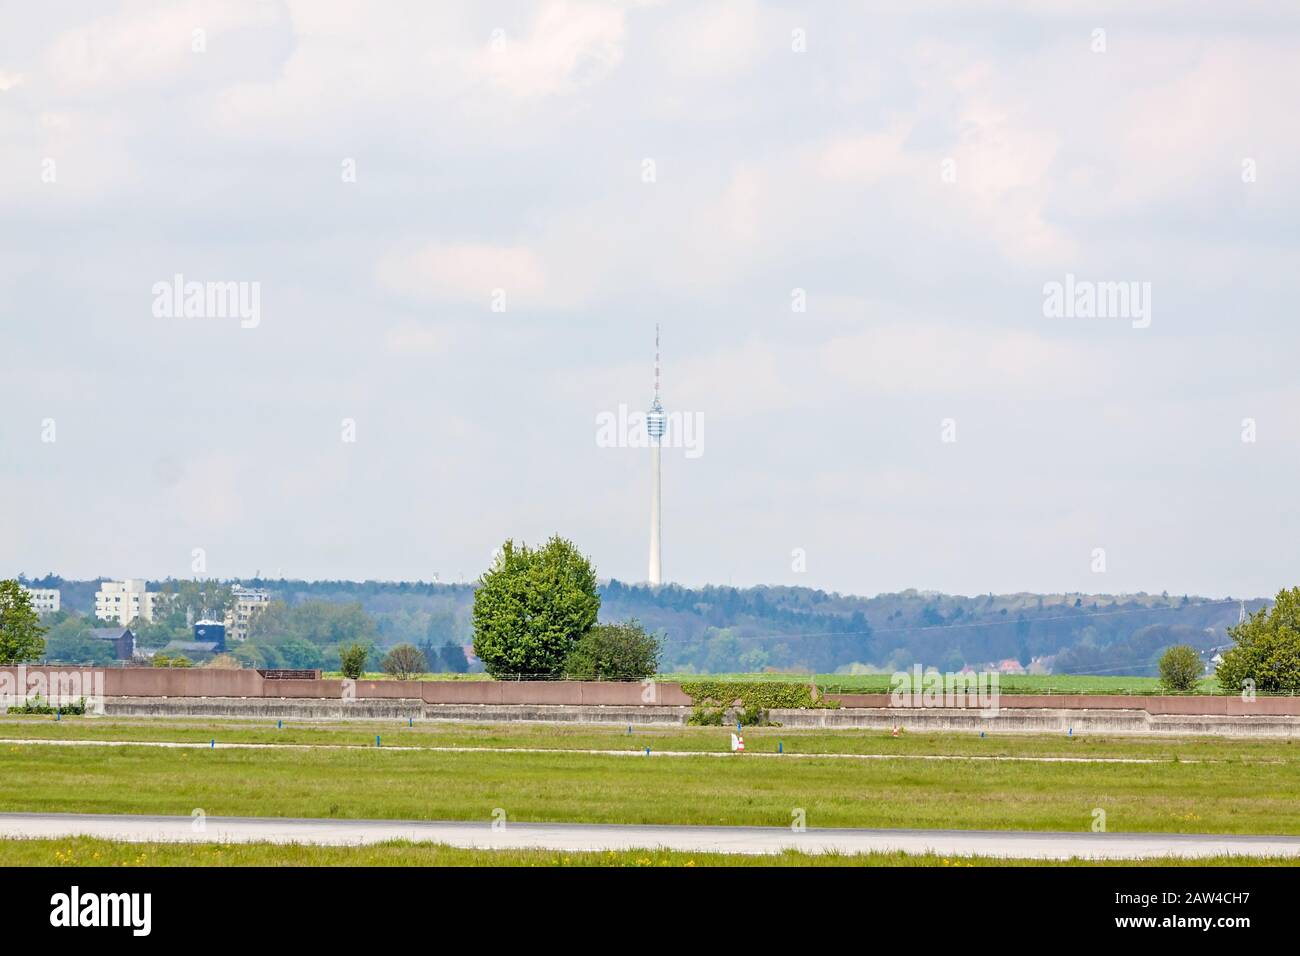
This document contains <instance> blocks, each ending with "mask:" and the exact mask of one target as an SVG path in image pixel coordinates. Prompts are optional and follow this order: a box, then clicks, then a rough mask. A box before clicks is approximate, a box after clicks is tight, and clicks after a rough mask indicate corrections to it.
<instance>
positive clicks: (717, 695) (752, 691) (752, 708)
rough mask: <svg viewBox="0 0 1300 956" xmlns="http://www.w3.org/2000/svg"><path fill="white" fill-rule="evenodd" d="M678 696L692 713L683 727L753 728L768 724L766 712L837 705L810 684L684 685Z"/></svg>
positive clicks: (718, 682) (713, 682)
mask: <svg viewBox="0 0 1300 956" xmlns="http://www.w3.org/2000/svg"><path fill="white" fill-rule="evenodd" d="M681 688H682V693H684V694H686V696H688V697H690V699H691V704H692V705H693V706H692V709H691V716H690V717H688V718H687V723H691V724H699V725H703V726H714V727H717V726H721V725H722V724H723V723H724V722H730V721H731V720H738V721H740V722H741V723H742V724H748V725H750V726H754V725H755V724H766V723H767V722H768V711H770V710H773V709H777V710H806V709H809V708H827V709H833V708H836V707H839V706H840V705H839V702H838V701H833V700H827V699H826V698H825V697H824V696H822V695H821V694H820V693H819V692H818V691H817V688H816V686H815V685H812V684H794V683H789V682H786V681H721V680H701V681H685V682H684V683H682V685H681Z"/></svg>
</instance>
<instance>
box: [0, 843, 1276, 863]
mask: <svg viewBox="0 0 1300 956" xmlns="http://www.w3.org/2000/svg"><path fill="white" fill-rule="evenodd" d="M1098 865H1100V866H1120V867H1123V866H1298V865H1300V860H1297V859H1295V858H1293V857H1276V858H1273V857H1226V856H1225V857H1207V858H1202V859H1199V860H1187V859H1179V858H1165V859H1158V860H1138V861H1128V860H1116V861H1105V862H1102V863H1097V862H1093V861H1083V860H1069V861H1057V860H1004V859H996V860H995V859H991V858H987V857H941V856H935V855H933V854H916V855H907V854H902V853H864V854H856V855H854V854H830V853H827V854H817V853H813V854H809V853H797V852H795V851H793V850H791V851H787V852H785V853H773V854H765V855H762V856H744V855H739V854H728V853H678V852H671V851H664V850H626V851H617V852H615V851H610V852H607V853H557V852H555V851H551V850H462V849H457V848H455V847H449V846H442V845H439V844H429V843H404V842H401V841H394V842H392V843H380V844H375V845H373V846H363V847H322V846H303V845H300V844H288V845H285V844H277V843H244V844H238V843H236V844H226V845H215V844H203V843H199V844H175V843H122V842H117V841H113V840H96V839H91V838H89V837H77V838H73V839H66V840H0V866H547V867H591V866H600V867H608V866H616V867H694V866H874V867H880V866H929V867H948V866H1098Z"/></svg>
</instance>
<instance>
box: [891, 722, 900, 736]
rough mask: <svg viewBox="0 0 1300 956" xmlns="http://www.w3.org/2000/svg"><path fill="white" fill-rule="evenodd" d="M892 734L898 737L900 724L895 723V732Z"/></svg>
mask: <svg viewBox="0 0 1300 956" xmlns="http://www.w3.org/2000/svg"><path fill="white" fill-rule="evenodd" d="M891 736H893V737H897V736H898V724H894V732H893V734H891Z"/></svg>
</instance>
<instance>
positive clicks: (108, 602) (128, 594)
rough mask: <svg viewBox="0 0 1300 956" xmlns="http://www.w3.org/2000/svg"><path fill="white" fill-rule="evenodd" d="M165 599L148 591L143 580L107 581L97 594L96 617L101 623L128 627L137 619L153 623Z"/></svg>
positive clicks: (154, 592) (155, 592)
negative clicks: (113, 623)
mask: <svg viewBox="0 0 1300 956" xmlns="http://www.w3.org/2000/svg"><path fill="white" fill-rule="evenodd" d="M163 600H165V597H164V596H163V595H161V594H159V593H158V592H157V591H148V590H146V589H145V586H144V579H143V578H127V579H126V580H125V581H105V582H104V583H103V584H101V585H100V586H99V590H98V591H96V592H95V617H97V618H99V619H100V620H101V621H117V622H118V623H119V624H121V625H122V626H123V627H126V626H127V625H128V624H130V623H131V622H132V621H134V620H135V619H136V618H140V619H141V620H142V621H145V622H152V621H153V613H154V609H155V608H156V607H158V608H160V607H161V606H162V604H161V602H162V601H163Z"/></svg>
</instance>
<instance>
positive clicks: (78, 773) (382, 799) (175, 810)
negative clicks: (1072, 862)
mask: <svg viewBox="0 0 1300 956" xmlns="http://www.w3.org/2000/svg"><path fill="white" fill-rule="evenodd" d="M376 732H378V733H381V734H382V735H383V739H384V741H385V743H387V744H389V746H386V747H379V748H376V747H374V746H373V741H374V734H375V733H376ZM22 735H33V736H36V735H39V736H47V735H54V736H57V737H61V738H63V739H76V738H78V737H83V736H84V737H87V738H89V737H99V738H101V739H123V740H137V741H138V740H145V739H148V740H167V739H173V740H190V741H200V742H202V741H205V740H207V739H210V738H211V737H213V736H216V737H218V739H219V741H222V742H226V741H228V742H235V741H236V740H238V739H240V738H241V737H242V738H244V739H248V740H249V742H254V741H261V742H271V743H274V742H276V741H282V742H298V743H306V744H322V745H338V744H356V745H358V746H355V747H351V748H349V749H325V748H322V749H293V748H290V747H285V748H283V749H276V748H271V749H259V750H238V749H221V748H220V747H218V748H217V749H215V750H209V749H206V748H204V749H160V748H154V747H146V746H123V747H95V746H85V747H77V746H69V747H50V746H40V745H26V744H22V743H17V744H4V745H0V810H5V811H47V812H60V811H62V812H92V813H157V814H180V815H189V813H190V812H191V811H192V810H193V809H195V808H202V809H203V810H204V812H206V813H207V814H209V815H212V816H290V817H338V818H389V819H429V820H437V819H447V820H489V819H491V814H492V811H493V809H494V808H497V807H500V808H503V809H505V810H506V812H507V813H508V815H509V818H510V819H512V820H518V821H521V822H523V821H554V822H598V823H684V824H714V825H718V824H721V825H743V824H752V825H769V826H785V825H788V824H789V821H790V818H791V812H792V810H794V809H795V808H803V809H804V810H805V811H806V814H807V822H808V825H809V826H814V827H837V826H861V827H907V828H924V827H938V828H954V829H993V830H997V829H1023V830H1066V831H1069V830H1084V829H1087V828H1088V827H1089V826H1090V825H1091V822H1092V811H1093V809H1094V808H1097V807H1100V808H1103V809H1104V810H1105V811H1106V813H1107V823H1108V827H1109V829H1110V830H1112V831H1116V832H1121V831H1125V832H1134V831H1154V832H1203V833H1214V832H1221V833H1259V834H1300V762H1298V761H1297V760H1296V759H1295V756H1294V755H1295V753H1296V750H1295V747H1294V746H1293V745H1291V744H1289V743H1288V742H1286V741H1283V740H1246V741H1231V740H1215V739H1195V740H1162V739H1152V738H1095V739H1088V738H1077V739H1070V738H1066V737H1063V736H1056V737H1020V736H1016V737H1002V738H985V739H980V738H979V737H978V736H977V735H975V734H967V735H920V736H913V735H909V734H906V733H905V734H904V736H903V737H901V738H899V739H897V740H895V739H893V738H890V737H888V736H885V735H882V734H880V733H878V732H877V733H870V732H862V731H852V732H845V731H836V732H828V731H811V732H810V731H801V732H793V731H787V730H782V729H781V728H754V729H752V730H749V731H747V732H746V743H747V745H748V747H749V749H750V752H749V753H747V754H745V755H741V756H730V755H729V756H726V757H719V758H710V757H682V758H674V757H664V758H644V757H640V756H608V755H601V754H579V753H557V752H556V750H557V749H589V748H590V749H625V750H629V751H636V750H640V749H642V748H644V747H645V746H647V745H649V746H651V748H652V751H655V750H696V751H703V750H711V751H715V752H721V751H722V750H724V749H725V747H726V741H727V739H728V732H727V731H726V730H725V729H719V728H685V727H673V728H664V729H662V730H656V731H641V730H636V731H634V733H633V734H632V735H631V736H628V735H627V734H626V728H621V729H620V728H611V727H593V726H565V725H527V726H524V725H502V724H497V725H454V724H427V725H417V726H416V727H414V728H405V727H401V726H397V727H391V728H385V727H383V726H382V725H379V724H377V723H372V722H365V723H358V724H353V725H327V726H310V727H308V726H302V725H293V726H290V727H287V728H286V729H284V730H276V729H275V727H274V726H273V725H268V726H266V727H257V726H249V725H247V724H244V725H242V726H235V725H234V722H209V723H203V722H190V723H188V724H175V725H174V724H173V723H172V722H170V721H168V722H162V721H157V720H135V721H129V720H112V721H109V720H95V719H68V720H64V721H58V722H55V721H52V720H49V719H48V718H46V719H43V720H42V719H39V718H13V717H11V718H6V719H4V720H3V721H0V736H3V737H7V738H16V737H20V736H22ZM778 740H780V741H781V742H782V744H783V745H784V746H785V749H786V751H787V753H791V754H794V753H808V754H832V753H880V754H892V755H895V756H900V757H901V756H906V755H910V756H923V755H931V756H956V757H961V756H963V755H980V756H997V755H1001V756H1023V757H1030V756H1040V757H1041V756H1076V757H1078V756H1084V757H1107V756H1110V757H1115V756H1120V757H1142V758H1147V759H1155V760H1158V761H1159V762H1157V763H1151V764H1114V763H1035V762H1027V761H975V760H963V759H958V760H914V759H884V760H844V759H835V758H832V757H829V756H827V757H825V758H822V759H817V758H816V757H811V758H807V759H798V758H792V759H781V758H772V759H764V758H762V757H758V756H756V754H757V753H759V752H768V753H771V752H774V751H775V749H776V743H777V741H778ZM367 744H369V746H367ZM394 744H401V745H403V746H407V745H413V746H426V747H427V746H470V747H484V748H500V747H523V748H526V751H527V752H523V753H507V752H492V751H491V750H486V751H478V752H439V751H432V750H415V751H410V750H398V749H396V748H395V747H394V746H392V745H394Z"/></svg>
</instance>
